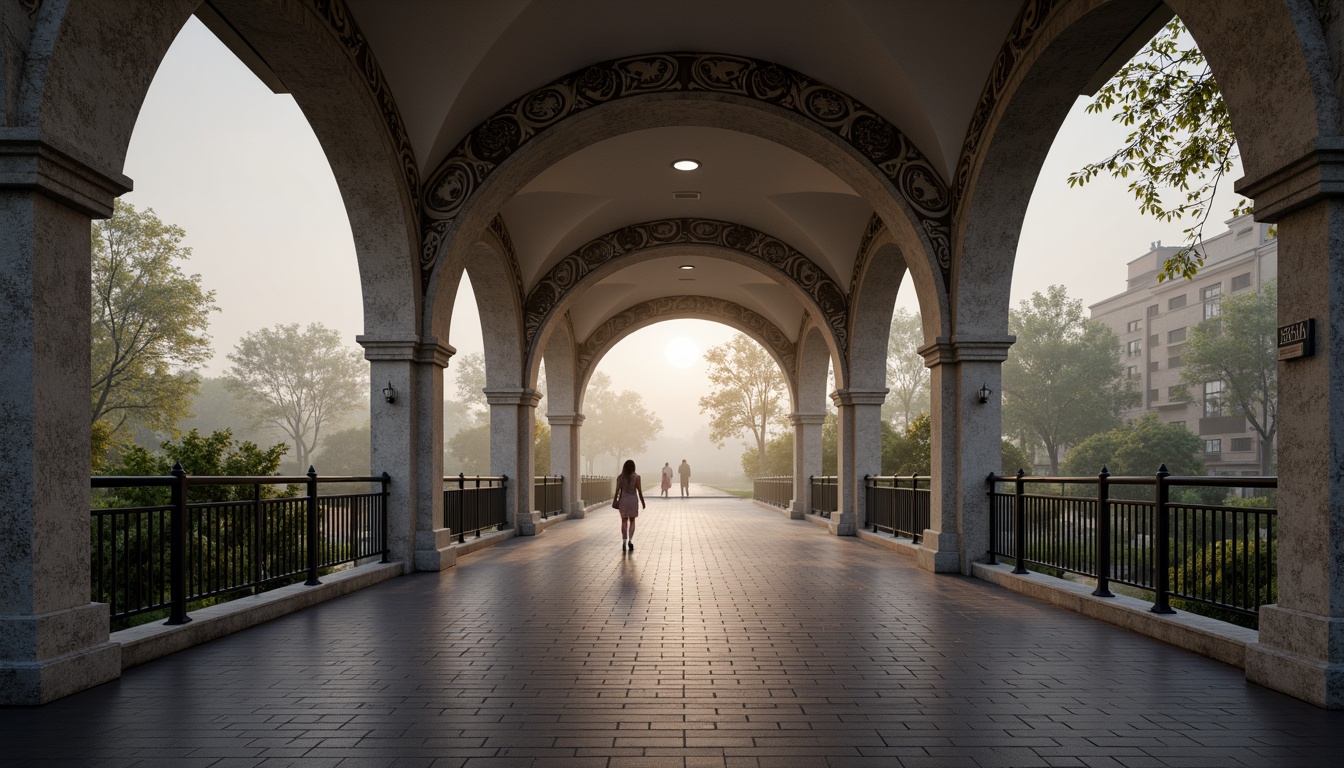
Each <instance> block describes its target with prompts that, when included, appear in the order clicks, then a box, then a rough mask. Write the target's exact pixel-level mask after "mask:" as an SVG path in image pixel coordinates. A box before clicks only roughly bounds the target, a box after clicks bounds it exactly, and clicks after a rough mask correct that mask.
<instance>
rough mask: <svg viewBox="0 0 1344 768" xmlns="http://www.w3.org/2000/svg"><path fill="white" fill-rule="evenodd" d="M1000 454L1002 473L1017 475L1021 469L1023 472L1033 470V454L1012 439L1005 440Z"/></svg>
mask: <svg viewBox="0 0 1344 768" xmlns="http://www.w3.org/2000/svg"><path fill="white" fill-rule="evenodd" d="M999 456H1000V457H1001V462H1000V463H1001V468H1000V470H999V471H1000V473H1001V474H1004V475H1015V474H1017V471H1018V470H1019V469H1020V470H1022V471H1023V472H1028V473H1030V472H1031V455H1030V454H1028V453H1027V452H1026V451H1025V450H1023V449H1022V448H1021V447H1019V446H1018V444H1017V443H1014V442H1013V441H1012V440H1004V441H1003V447H1002V448H1001V449H1000V451H999Z"/></svg>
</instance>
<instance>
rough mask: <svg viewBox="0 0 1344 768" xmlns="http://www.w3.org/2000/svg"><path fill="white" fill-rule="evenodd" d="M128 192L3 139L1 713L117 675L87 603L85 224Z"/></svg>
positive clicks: (99, 620)
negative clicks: (6, 706) (9, 708)
mask: <svg viewBox="0 0 1344 768" xmlns="http://www.w3.org/2000/svg"><path fill="white" fill-rule="evenodd" d="M16 134H20V135H18V136H16ZM128 189H130V181H129V180H128V179H126V178H124V177H118V178H110V177H108V176H105V175H103V174H101V173H99V172H98V171H95V170H94V169H92V168H89V167H88V166H86V165H84V164H82V163H80V162H79V161H77V160H75V159H73V158H72V157H71V156H69V155H67V154H65V153H64V152H62V151H60V150H58V149H56V148H54V147H52V146H51V145H49V144H47V143H45V142H43V141H40V140H38V139H37V138H36V131H33V132H31V135H28V134H27V133H26V132H24V131H22V130H21V129H13V128H10V129H4V132H3V133H0V349H3V350H4V351H5V354H4V361H3V363H0V466H3V467H4V474H3V475H2V476H0V514H3V518H4V525H3V526H0V705H28V704H43V703H46V702H48V701H52V700H54V699H58V698H60V697H62V696H67V695H69V694H71V693H74V692H76V691H81V690H84V689H85V688H90V687H92V686H95V685H98V684H100V683H104V682H107V681H108V680H112V679H114V678H116V677H119V676H120V675H121V646H119V645H117V644H114V643H111V642H109V641H108V616H107V606H106V605H102V604H97V603H91V602H89V596H90V590H89V583H90V553H89V509H90V490H89V381H90V375H91V374H90V363H89V345H90V326H91V321H90V307H89V293H88V286H89V284H90V264H91V262H90V258H89V249H90V235H89V221H90V219H91V218H106V217H108V216H110V215H111V214H112V200H113V198H114V197H115V196H117V195H119V194H121V193H123V192H125V191H126V190H128Z"/></svg>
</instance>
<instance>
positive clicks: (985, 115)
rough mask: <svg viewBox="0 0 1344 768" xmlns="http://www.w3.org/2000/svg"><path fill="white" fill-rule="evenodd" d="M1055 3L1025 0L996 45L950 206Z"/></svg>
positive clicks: (960, 192) (957, 202) (958, 200)
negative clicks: (995, 54)
mask: <svg viewBox="0 0 1344 768" xmlns="http://www.w3.org/2000/svg"><path fill="white" fill-rule="evenodd" d="M1056 5H1057V0H1026V2H1025V3H1023V4H1022V10H1021V11H1020V12H1019V13H1018V14H1017V19H1016V20H1015V21H1014V22H1013V26H1012V29H1011V30H1010V31H1009V33H1008V39H1007V40H1006V41H1004V44H1003V47H1002V48H1000V49H999V55H998V58H996V59H995V60H994V66H993V67H992V68H991V69H990V71H989V79H988V80H987V81H986V82H985V88H984V90H983V91H981V93H980V101H979V102H978V103H977V104H976V106H975V113H974V114H972V115H971V124H970V127H969V128H968V129H967V130H966V139H965V141H963V142H962V144H961V157H960V159H959V160H957V174H956V177H955V178H954V179H953V188H952V202H953V205H954V210H955V206H959V205H961V201H962V198H963V196H964V195H965V194H966V185H967V184H969V183H970V181H971V174H972V173H973V172H974V171H975V163H976V159H977V158H978V157H979V155H980V150H981V149H982V146H981V142H982V141H983V140H984V138H985V129H986V128H988V127H989V121H990V118H991V117H993V115H994V109H995V107H997V106H998V103H999V98H1000V97H1001V96H1002V95H1003V91H1004V89H1005V88H1007V87H1008V83H1009V81H1010V80H1012V76H1013V71H1014V70H1015V69H1016V68H1017V65H1018V64H1019V63H1021V61H1022V55H1023V53H1025V52H1026V50H1027V48H1029V47H1030V46H1031V43H1032V41H1033V40H1035V39H1036V33H1037V32H1039V31H1040V30H1041V28H1042V27H1043V26H1045V20H1046V18H1047V17H1049V16H1050V12H1051V11H1052V10H1054V8H1055V6H1056Z"/></svg>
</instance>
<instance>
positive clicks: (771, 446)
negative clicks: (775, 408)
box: [742, 432, 793, 477]
mask: <svg viewBox="0 0 1344 768" xmlns="http://www.w3.org/2000/svg"><path fill="white" fill-rule="evenodd" d="M761 467H762V465H761V457H760V455H759V454H758V453H757V451H756V447H755V446H752V445H749V446H747V448H746V450H744V451H742V474H744V475H746V476H747V477H781V476H784V475H792V474H793V433H792V432H782V433H780V434H778V435H775V436H774V437H772V438H770V441H769V442H767V443H766V444H765V465H764V470H762V468H761ZM762 471H764V473H765V474H757V473H758V472H762Z"/></svg>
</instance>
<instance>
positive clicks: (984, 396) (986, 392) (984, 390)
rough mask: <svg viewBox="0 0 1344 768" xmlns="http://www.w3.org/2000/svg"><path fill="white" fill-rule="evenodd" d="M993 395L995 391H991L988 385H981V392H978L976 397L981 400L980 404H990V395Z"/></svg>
mask: <svg viewBox="0 0 1344 768" xmlns="http://www.w3.org/2000/svg"><path fill="white" fill-rule="evenodd" d="M993 394H994V390H992V389H990V388H989V385H988V384H981V385H980V391H979V392H976V393H975V396H976V397H978V398H980V402H982V403H988V402H989V397H990V395H993Z"/></svg>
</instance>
